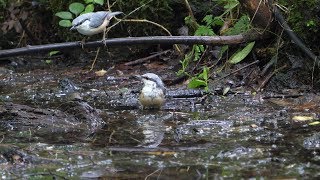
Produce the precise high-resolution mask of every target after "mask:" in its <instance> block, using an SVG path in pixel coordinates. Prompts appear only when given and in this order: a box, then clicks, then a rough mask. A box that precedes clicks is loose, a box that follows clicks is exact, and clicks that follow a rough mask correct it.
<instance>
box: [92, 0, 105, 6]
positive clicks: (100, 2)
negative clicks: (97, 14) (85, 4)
mask: <svg viewBox="0 0 320 180" xmlns="http://www.w3.org/2000/svg"><path fill="white" fill-rule="evenodd" d="M93 2H95V3H96V4H100V5H101V6H102V5H103V4H104V0H93Z"/></svg>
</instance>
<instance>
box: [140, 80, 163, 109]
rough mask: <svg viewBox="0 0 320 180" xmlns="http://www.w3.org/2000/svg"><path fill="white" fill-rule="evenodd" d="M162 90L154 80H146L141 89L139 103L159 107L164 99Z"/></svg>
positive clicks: (148, 106) (147, 106)
mask: <svg viewBox="0 0 320 180" xmlns="http://www.w3.org/2000/svg"><path fill="white" fill-rule="evenodd" d="M164 96H165V95H164V92H163V90H162V89H161V88H158V87H157V86H156V84H155V83H154V82H147V83H146V84H145V86H144V87H143V88H142V90H141V94H140V97H139V99H140V103H141V104H142V105H143V107H144V108H160V107H161V106H162V104H163V103H164V101H165V97H164Z"/></svg>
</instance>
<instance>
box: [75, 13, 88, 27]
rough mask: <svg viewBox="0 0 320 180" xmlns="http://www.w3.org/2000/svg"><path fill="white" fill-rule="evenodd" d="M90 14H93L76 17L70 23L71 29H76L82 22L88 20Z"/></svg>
mask: <svg viewBox="0 0 320 180" xmlns="http://www.w3.org/2000/svg"><path fill="white" fill-rule="evenodd" d="M92 14H93V13H86V14H82V15H80V16H78V17H77V18H75V19H74V20H73V21H72V26H73V27H76V26H78V25H80V24H82V23H83V22H84V21H86V20H90V18H91V16H92Z"/></svg>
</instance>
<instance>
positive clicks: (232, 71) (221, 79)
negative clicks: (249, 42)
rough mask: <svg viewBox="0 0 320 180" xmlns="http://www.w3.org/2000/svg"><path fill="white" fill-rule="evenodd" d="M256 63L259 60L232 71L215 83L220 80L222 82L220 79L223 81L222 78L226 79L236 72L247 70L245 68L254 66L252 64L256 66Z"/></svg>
mask: <svg viewBox="0 0 320 180" xmlns="http://www.w3.org/2000/svg"><path fill="white" fill-rule="evenodd" d="M257 63H259V60H257V61H254V62H252V63H250V64H247V65H245V66H243V67H241V68H239V69H237V70H235V71H232V72H231V73H229V74H227V75H225V76H223V77H221V78H219V79H217V81H220V80H222V79H224V78H226V77H228V76H230V75H232V74H234V73H237V72H239V71H241V70H242V69H245V68H247V67H249V66H252V65H254V64H257Z"/></svg>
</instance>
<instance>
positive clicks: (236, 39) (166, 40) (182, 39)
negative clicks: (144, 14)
mask: <svg viewBox="0 0 320 180" xmlns="http://www.w3.org/2000/svg"><path fill="white" fill-rule="evenodd" d="M262 37H263V35H261V34H259V32H257V31H254V30H253V32H248V33H246V34H240V35H234V36H149V37H127V38H113V39H107V40H106V45H107V46H123V45H135V44H188V45H193V44H203V45H226V44H229V45H231V44H240V43H244V42H250V41H254V40H257V39H261V38H262ZM102 46H104V43H103V41H92V42H87V43H85V44H84V45H83V47H84V48H96V47H102ZM75 48H82V45H81V43H80V42H65V43H56V44H47V45H37V46H27V47H23V48H16V49H7V50H0V58H4V57H12V56H19V55H24V54H33V53H40V52H42V53H45V52H50V51H66V50H71V49H75Z"/></svg>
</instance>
